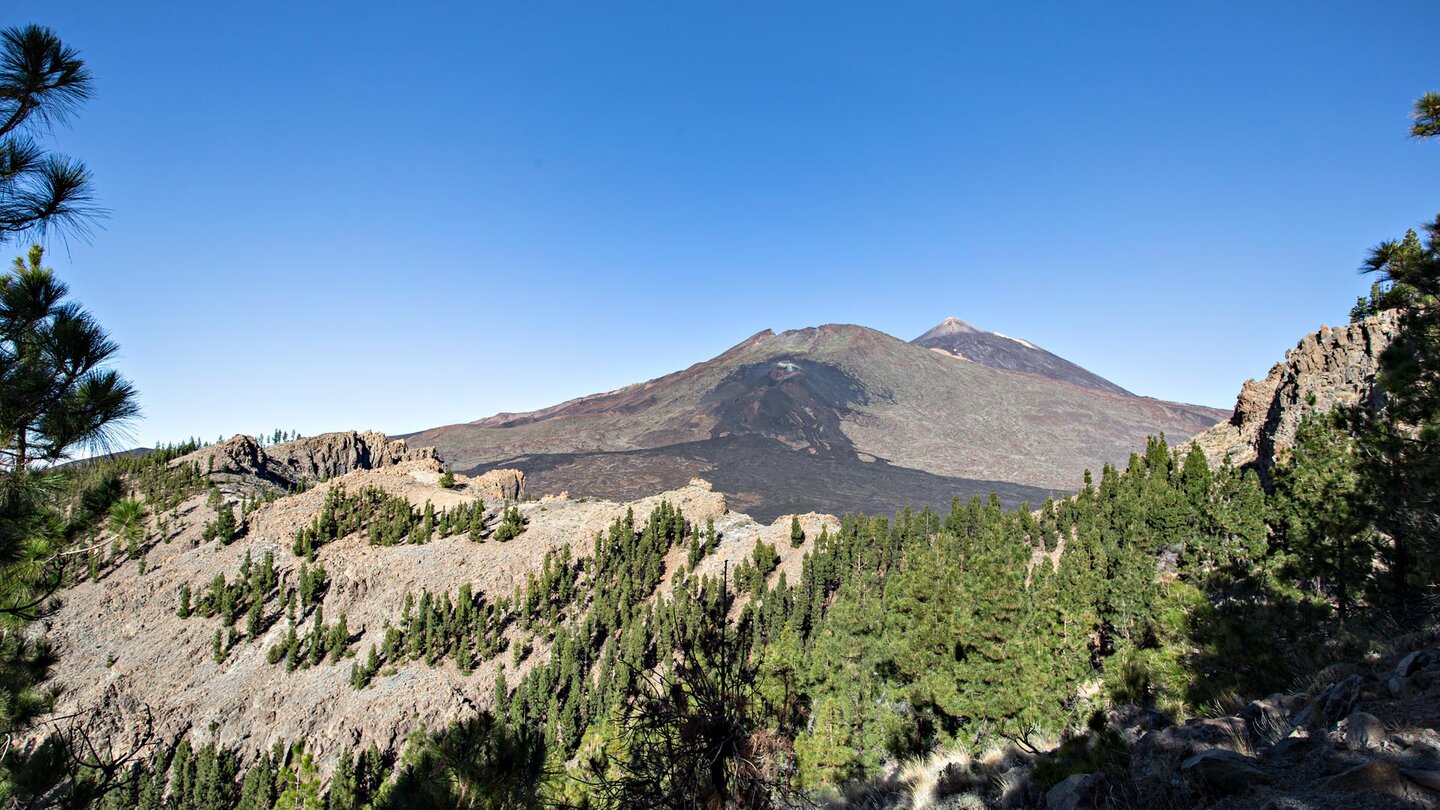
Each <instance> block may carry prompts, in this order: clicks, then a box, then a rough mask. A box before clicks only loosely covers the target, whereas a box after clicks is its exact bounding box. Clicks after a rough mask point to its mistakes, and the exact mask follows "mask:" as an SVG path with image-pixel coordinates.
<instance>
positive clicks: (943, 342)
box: [910, 318, 1135, 397]
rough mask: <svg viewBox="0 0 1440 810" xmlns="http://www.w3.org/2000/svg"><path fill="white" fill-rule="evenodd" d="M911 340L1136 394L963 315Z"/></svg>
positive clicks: (946, 351)
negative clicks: (968, 320) (971, 323)
mask: <svg viewBox="0 0 1440 810" xmlns="http://www.w3.org/2000/svg"><path fill="white" fill-rule="evenodd" d="M910 342H911V343H914V344H915V345H917V346H924V347H925V348H927V349H934V350H935V351H937V352H942V353H944V354H948V355H952V356H954V357H958V358H960V359H962V360H969V361H971V362H973V363H979V364H981V365H984V366H989V367H991V368H999V369H1005V370H1006V371H1022V372H1025V373H1027V374H1039V375H1041V376H1044V377H1049V378H1050V379H1052V380H1059V381H1060V382H1065V383H1070V384H1071V385H1080V386H1084V387H1086V388H1094V389H1095V390H1097V391H1105V392H1108V393H1111V394H1120V395H1121V396H1127V397H1132V396H1135V395H1134V394H1132V393H1130V392H1129V391H1126V390H1125V389H1124V388H1121V387H1120V386H1118V385H1116V384H1115V383H1112V382H1110V381H1109V380H1107V379H1105V378H1104V377H1101V376H1099V375H1097V374H1092V373H1091V372H1089V371H1086V370H1085V369H1083V368H1081V367H1079V366H1077V365H1075V364H1074V363H1072V362H1070V361H1069V360H1066V359H1065V358H1063V357H1057V356H1056V355H1053V354H1051V353H1050V352H1047V351H1045V350H1044V349H1042V348H1040V347H1039V346H1036V345H1035V344H1033V343H1031V342H1030V341H1028V340H1022V339H1020V338H1012V337H1010V336H1008V335H1002V334H1000V333H999V332H987V331H985V330H984V329H977V328H976V327H974V326H971V325H970V324H968V323H966V322H964V321H962V320H960V319H959V318H946V319H945V320H943V321H941V322H940V323H938V324H936V325H935V327H934V328H932V329H931V330H930V331H928V332H926V333H925V334H923V335H921V336H920V337H918V338H915V339H914V340H912V341H910Z"/></svg>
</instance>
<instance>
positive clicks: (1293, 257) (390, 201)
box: [0, 0, 1440, 444]
mask: <svg viewBox="0 0 1440 810" xmlns="http://www.w3.org/2000/svg"><path fill="white" fill-rule="evenodd" d="M28 22H36V23H41V24H45V25H49V26H51V27H53V28H55V29H56V31H57V32H58V33H59V34H60V35H61V36H62V37H63V38H64V39H65V40H66V41H67V42H68V43H70V44H73V45H74V46H76V47H78V48H79V49H80V50H81V51H82V52H83V54H84V56H85V57H86V59H87V60H88V62H89V64H90V66H91V68H92V69H93V71H94V73H95V76H96V82H97V95H96V98H95V99H94V101H93V102H91V103H90V104H89V105H87V106H86V108H85V109H84V110H83V111H82V112H81V114H80V116H79V117H78V118H77V119H76V120H75V121H74V123H73V124H72V126H71V127H70V128H68V129H64V130H60V131H58V132H56V133H55V134H54V137H53V139H52V140H53V145H54V146H55V147H56V148H58V149H59V150H61V151H63V152H66V153H68V154H71V155H73V156H75V157H79V158H81V159H83V160H85V161H86V162H87V163H88V164H89V165H90V167H91V169H92V170H93V171H94V173H95V176H96V183H97V188H98V194H99V198H100V201H101V203H102V204H103V205H104V206H105V207H107V208H108V209H110V212H111V215H110V217H109V219H108V220H107V221H106V222H105V223H104V227H103V229H101V230H98V231H97V232H96V233H95V235H94V236H93V238H91V239H90V240H89V241H86V242H76V241H73V240H72V241H71V242H70V243H69V244H68V246H67V245H65V244H60V243H56V244H52V246H51V254H52V255H51V262H50V263H51V264H52V265H53V266H54V267H55V268H56V269H57V271H59V272H60V273H61V274H62V275H63V277H64V278H65V279H67V280H68V281H69V282H70V283H71V285H72V286H73V288H74V290H75V292H76V294H77V296H78V298H79V299H80V300H81V301H82V302H83V303H84V304H85V305H87V306H88V307H90V308H91V310H92V311H94V312H95V314H96V315H97V316H98V317H99V318H100V319H101V321H102V322H103V323H104V324H105V325H106V326H107V327H108V328H109V329H110V330H111V332H112V334H113V336H114V337H115V338H116V339H117V340H118V341H119V342H120V344H121V345H122V347H123V352H124V353H123V357H122V358H121V360H120V367H121V369H122V370H123V371H124V372H125V373H126V374H128V375H129V376H130V377H131V378H132V379H133V380H134V381H135V383H136V384H137V385H138V387H139V388H140V390H141V392H142V394H143V405H144V408H145V414H146V418H145V419H144V421H142V422H140V423H138V424H137V425H136V427H135V430H134V438H135V440H136V441H137V442H139V443H147V444H148V443H152V442H154V441H157V440H167V439H177V438H181V437H185V436H190V435H199V436H204V437H207V438H213V437H215V436H217V435H219V434H222V433H223V434H225V435H227V436H228V435H230V434H232V433H236V432H255V431H260V430H267V431H268V430H270V429H273V428H286V429H291V428H294V429H299V430H301V431H303V432H305V433H307V434H313V433H318V432H322V431H325V430H338V429H346V428H373V429H378V430H384V431H387V432H392V433H399V432H406V431H413V430H417V429H421V428H425V427H430V426H434V425H438V424H444V423H449V422H458V421H468V420H471V419H476V418H479V417H482V416H486V415H489V414H491V413H494V412H496V411H500V410H511V411H518V410H527V409H531V408H535V407H540V406H544V405H548V404H552V403H554V402H557V401H560V400H563V399H566V398H569V397H572V396H576V395H581V394H586V393H592V392H595V391H600V390H607V389H611V388H615V387H618V386H621V385H624V384H627V383H630V382H634V381H639V380H643V379H647V378H650V377H655V376H658V375H660V374H663V373H666V372H669V371H673V370H676V369H679V368H683V367H684V366H686V365H689V364H690V363H693V362H696V361H699V360H702V359H705V358H708V357H711V356H713V355H715V354H717V353H718V352H720V351H722V350H724V349H725V348H727V347H729V346H731V345H733V344H735V343H737V342H739V341H740V340H742V339H743V338H745V337H747V336H748V335H750V334H753V333H754V332H757V331H759V330H761V329H765V328H773V329H775V330H777V331H779V330H782V329H789V328H797V327H802V326H808V325H816V324H820V323H826V322H849V323H859V324H864V325H867V326H872V327H875V328H877V329H881V330H884V331H886V332H889V333H891V334H894V335H896V336H898V337H901V338H905V339H910V338H913V337H915V336H916V335H918V334H920V333H921V332H923V331H925V330H926V329H927V328H928V327H930V326H931V325H933V324H934V323H935V322H938V321H940V320H941V319H943V318H945V317H946V316H952V315H953V316H956V317H960V318H963V319H965V320H967V321H970V322H971V323H974V324H976V325H978V326H981V327H984V328H988V329H992V330H995V331H999V332H1003V333H1005V334H1009V335H1013V336H1017V337H1024V338H1027V339H1029V340H1031V341H1033V342H1035V343H1038V344H1040V345H1041V346H1044V347H1046V348H1048V349H1050V350H1051V351H1054V352H1056V353H1057V354H1060V355H1061V356H1063V357H1066V358H1068V359H1070V360H1072V361H1075V362H1077V363H1079V364H1080V365H1082V366H1085V367H1087V368H1089V369H1091V370H1093V371H1095V372H1097V373H1099V374H1101V375H1102V376H1105V377H1108V378H1109V379H1111V380H1114V381H1115V382H1117V383H1119V384H1120V385H1122V386H1125V387H1126V388H1129V389H1131V390H1133V391H1136V392H1139V393H1143V394H1147V395H1152V396H1157V397H1163V398H1167V399H1178V400H1185V401H1190V402H1198V403H1204V404H1210V405H1217V406H1224V407H1229V406H1231V405H1232V404H1233V403H1234V397H1235V394H1236V393H1237V392H1238V390H1239V387H1240V384H1241V383H1242V382H1243V381H1244V380H1245V379H1246V378H1248V377H1254V376H1263V375H1264V374H1265V372H1266V371H1267V370H1268V368H1269V366H1270V365H1271V364H1272V363H1274V362H1275V361H1276V360H1278V359H1279V358H1280V357H1281V355H1282V353H1283V352H1284V350H1285V349H1287V348H1289V347H1290V346H1293V345H1294V344H1295V342H1296V341H1297V340H1298V339H1299V338H1300V337H1301V335H1302V334H1304V333H1305V332H1307V331H1310V330H1313V329H1315V328H1317V327H1318V326H1319V325H1320V324H1322V323H1331V324H1335V323H1341V322H1343V321H1344V320H1345V319H1346V313H1347V311H1348V309H1349V307H1350V305H1351V304H1352V303H1353V301H1354V299H1355V296H1356V295H1358V294H1360V293H1361V292H1362V291H1364V290H1365V289H1366V288H1367V287H1368V281H1367V280H1366V279H1364V278H1362V277H1360V276H1358V275H1357V274H1356V268H1357V266H1358V265H1359V263H1360V261H1361V260H1362V258H1363V256H1364V253H1365V251H1366V249H1367V248H1368V247H1369V246H1371V245H1372V244H1374V243H1375V242H1377V241H1379V240H1381V239H1385V238H1391V237H1394V236H1398V235H1400V234H1401V233H1403V231H1404V229H1405V228H1406V227H1409V226H1411V225H1413V224H1415V223H1417V222H1419V221H1420V220H1423V219H1426V218H1428V217H1430V216H1433V215H1434V214H1435V213H1436V211H1437V208H1440V200H1437V199H1436V197H1435V194H1434V189H1435V188H1437V186H1440V184H1437V179H1440V147H1437V146H1436V145H1434V144H1419V143H1416V142H1412V141H1410V140H1408V139H1407V138H1406V135H1405V132H1406V127H1407V113H1408V111H1409V108H1410V104H1411V102H1412V101H1413V100H1414V99H1415V97H1417V96H1418V95H1420V94H1421V93H1422V92H1424V91H1426V90H1431V89H1440V52H1437V51H1436V49H1435V47H1434V42H1433V37H1434V32H1435V31H1436V30H1437V27H1440V7H1437V6H1436V5H1435V3H1434V2H1433V0H1408V1H1402V0H1393V1H1392V0H1376V1H1375V2H1367V3H1358V2H1349V3H1338V2H1335V3H1332V2H1316V0H1307V1H1306V2H1254V0H1240V1H1239V2H1205V3H1187V4H1183V6H1182V4H1178V3H1168V2H1154V0H1146V1H1144V2H1128V1H1127V2H1105V3H1099V2H1085V3H1082V2H1074V0H1067V1H1066V2H1029V3H999V2H985V3H977V2H948V3H946V2H932V1H929V0H916V2H906V3H893V2H848V1H847V2H819V0H815V1H814V2H777V0H765V2H733V0H726V2H673V0H668V1H667V2H654V3H630V2H593V0H591V1H589V2H575V3H561V2H546V1H544V0H540V1H538V2H526V3H515V2H510V3H426V2H407V3H369V4H364V3H358V2H349V3H338V2H337V3H326V4H318V3H297V2H283V3H280V2H277V3H264V2H246V3H228V4H221V3H204V2H202V3H197V2H193V1H191V2H148V1H147V2H145V3H115V2H98V0H97V1H93V2H64V3H57V2H30V1H29V0H22V1H21V2H9V3H6V4H5V5H4V7H3V8H0V23H3V24H6V25H10V24H17V23H28ZM5 247H6V248H8V249H9V250H10V251H11V252H12V253H18V252H19V251H20V246H17V245H13V244H11V245H6V246H5Z"/></svg>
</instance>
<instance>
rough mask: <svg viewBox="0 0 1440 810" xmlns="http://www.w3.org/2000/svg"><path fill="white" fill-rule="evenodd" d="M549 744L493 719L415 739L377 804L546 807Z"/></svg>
mask: <svg viewBox="0 0 1440 810" xmlns="http://www.w3.org/2000/svg"><path fill="white" fill-rule="evenodd" d="M545 761H546V747H545V741H544V739H543V738H542V737H541V736H540V735H538V734H536V733H535V732H534V731H533V730H531V729H529V728H526V727H514V726H511V725H509V724H508V723H506V722H505V721H504V720H503V719H497V718H495V717H494V716H492V715H490V714H484V713H482V714H480V715H479V716H477V717H475V718H474V719H471V720H467V721H465V722H463V723H456V724H453V725H451V726H450V727H449V728H448V729H446V730H444V731H443V732H441V733H438V734H434V735H429V734H425V735H420V736H419V737H418V738H417V739H415V740H414V741H413V742H412V744H411V746H410V749H409V750H408V751H407V752H406V754H405V757H404V759H403V760H402V761H401V763H400V765H399V767H398V768H397V773H396V776H395V779H394V781H393V782H391V783H389V784H387V785H385V786H384V787H383V788H382V789H381V790H380V793H379V795H378V796H377V797H376V799H375V803H374V806H375V808H377V810H385V809H386V808H407V810H408V809H409V808H434V809H435V810H442V808H443V809H444V810H449V808H474V809H475V810H492V809H493V810H502V809H503V810H523V808H532V807H533V808H539V807H544V806H547V805H546V803H544V802H543V801H542V800H541V797H540V796H539V786H540V783H541V780H542V779H543V778H544V776H545Z"/></svg>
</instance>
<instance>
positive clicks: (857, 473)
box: [410, 325, 1229, 515]
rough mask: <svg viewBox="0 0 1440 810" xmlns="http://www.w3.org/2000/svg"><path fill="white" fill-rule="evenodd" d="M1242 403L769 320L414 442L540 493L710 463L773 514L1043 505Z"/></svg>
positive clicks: (671, 481) (635, 483)
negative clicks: (678, 363) (640, 379)
mask: <svg viewBox="0 0 1440 810" xmlns="http://www.w3.org/2000/svg"><path fill="white" fill-rule="evenodd" d="M997 339H1001V340H1005V338H998V337H997ZM1228 416H1229V413H1228V412H1225V411H1221V410H1218V409H1214V408H1205V407H1200V406H1195V405H1184V404H1180V403H1173V402H1164V401H1160V400H1154V399H1147V398H1142V397H1135V396H1130V395H1127V394H1119V393H1110V392H1106V391H1100V390H1095V389H1093V388H1086V387H1083V386H1079V385H1073V384H1070V383H1067V382H1063V381H1058V380H1055V379H1051V378H1048V377H1045V376H1043V375H1040V374H1033V373H1023V372H1017V371H1010V370H1005V369H997V368H991V367H989V366H986V365H982V364H980V363H975V362H968V361H965V360H960V359H957V358H956V357H954V356H951V355H944V354H941V353H939V352H935V351H931V350H929V349H927V348H924V347H922V346H919V345H914V344H909V343H906V342H904V341H901V340H898V339H896V338H894V337H891V336H889V335H886V334H884V333H881V332H877V331H875V330H873V329H866V328H864V327H859V326H849V325H828V326H822V327H818V328H811V329H800V330H795V331H791V332H785V333H782V334H779V335H776V334H774V333H772V332H769V331H765V332H761V333H759V334H757V335H755V336H753V337H751V338H750V339H748V340H746V341H744V342H743V343H741V344H739V345H738V346H735V347H734V348H732V349H730V350H728V351H726V352H724V353H723V354H721V355H720V356H718V357H716V358H714V359H713V360H710V361H707V362H704V363H698V364H696V365H693V366H691V367H690V368H687V369H685V370H684V371H680V372H676V373H674V374H670V375H667V376H665V377H661V378H659V379H656V380H651V381H650V382H646V383H642V384H637V385H631V386H627V387H625V388H621V389H619V390H616V391H611V392H608V393H604V394H596V395H593V396H588V397H582V398H580V399H576V400H571V401H569V402H565V403H561V404H560V405H556V406H553V407H550V408H546V409H543V410H540V411H534V412H532V413H527V414H497V415H496V416H492V417H490V418H487V419H482V420H480V421H478V422H474V423H470V424H463V425H449V426H445V427H440V428H434V429H431V430H427V431H422V432H421V433H418V434H414V435H413V436H412V437H410V442H411V444H412V445H415V446H419V445H433V446H434V447H435V448H436V450H437V451H438V452H439V453H440V455H441V457H442V458H443V459H445V460H446V462H448V463H449V464H450V465H451V466H453V467H455V468H456V469H461V470H466V469H469V470H478V469H486V468H489V467H492V466H497V465H501V464H505V465H508V466H514V467H517V468H519V469H521V470H524V471H525V472H526V474H527V475H528V476H530V479H529V480H530V488H531V490H532V491H534V492H544V491H558V490H569V491H570V492H571V493H572V494H576V495H588V494H595V495H601V494H604V495H607V496H612V497H620V496H621V493H634V492H641V491H647V490H648V491H653V490H654V489H656V488H663V487H666V486H674V485H676V484H677V483H681V482H683V481H684V480H687V479H688V477H689V476H690V475H693V474H697V473H702V472H703V473H704V474H706V475H707V476H709V477H711V478H712V479H714V480H715V481H716V485H717V488H718V489H719V490H720V491H721V492H724V493H725V494H726V495H727V496H729V497H731V498H732V499H734V500H736V502H737V504H738V503H744V504H745V508H747V509H751V510H754V511H755V513H756V514H757V515H770V514H778V513H780V512H782V511H794V510H797V509H798V510H800V511H809V510H811V509H835V510H850V509H860V508H865V509H873V510H877V511H885V510H889V509H893V508H895V507H896V506H898V505H901V504H917V503H927V502H934V501H939V502H942V503H944V502H948V501H949V498H950V495H952V494H956V493H961V494H963V493H968V492H976V491H979V492H984V493H988V492H989V491H990V489H991V488H992V487H995V486H996V485H995V484H994V483H993V482H1014V483H1015V484H1019V485H1021V486H1019V487H1014V488H1012V489H1011V490H1009V491H1008V492H1005V491H1002V495H1005V496H1006V498H1007V500H1008V501H1010V502H1011V503H1014V502H1016V501H1018V500H1020V499H1021V498H1026V497H1029V498H1032V500H1033V499H1035V498H1036V497H1037V496H1040V493H1041V492H1048V491H1053V490H1069V489H1073V488H1075V487H1077V486H1078V485H1079V482H1080V477H1081V473H1082V472H1083V471H1084V470H1085V469H1086V468H1092V469H1098V468H1099V467H1100V466H1101V465H1102V464H1104V463H1106V462H1111V463H1117V464H1118V463H1123V462H1124V461H1125V460H1126V458H1128V456H1129V454H1130V453H1131V452H1132V451H1134V450H1136V449H1138V448H1139V447H1141V446H1142V445H1143V443H1144V440H1145V437H1146V436H1148V435H1152V434H1157V433H1162V432H1163V433H1165V434H1167V435H1168V436H1169V437H1171V438H1172V439H1178V438H1184V437H1189V436H1192V435H1194V434H1196V433H1198V432H1200V431H1202V430H1205V429H1206V428H1209V427H1211V426H1212V425H1214V424H1215V423H1216V422H1219V421H1221V420H1223V419H1225V418H1227V417H1228ZM732 437H745V441H742V442H735V441H726V440H727V439H731V438H732ZM757 439H763V440H767V441H768V442H769V445H766V444H764V443H763V442H757V441H756V440H757ZM787 448H788V449H789V451H790V452H791V453H793V455H790V456H787V455H785V454H784V453H783V452H782V451H784V450H786V449H787ZM875 459H881V460H883V461H884V462H885V463H883V464H876V463H873V462H874V460H875ZM902 470H903V472H902ZM1025 487H1030V488H1032V489H1025ZM849 499H853V500H849Z"/></svg>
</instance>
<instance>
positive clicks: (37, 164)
mask: <svg viewBox="0 0 1440 810" xmlns="http://www.w3.org/2000/svg"><path fill="white" fill-rule="evenodd" d="M0 60H3V63H4V65H5V69H4V70H3V71H0V122H3V123H0V156H3V160H4V164H5V171H4V172H3V173H0V199H3V200H4V201H5V202H4V204H3V205H0V242H4V241H7V240H10V239H14V238H16V237H18V236H21V235H24V234H30V233H36V234H39V235H44V234H47V233H49V232H51V231H52V230H61V231H67V230H68V231H73V232H77V233H79V234H82V235H83V234H85V233H86V232H87V229H88V226H89V222H90V221H91V220H92V219H93V218H94V217H95V216H96V214H97V212H96V210H95V209H94V208H93V198H92V196H91V194H92V192H91V178H90V171H89V170H88V169H86V168H85V164H83V163H81V162H80V161H78V160H72V159H70V158H67V157H64V156H62V155H58V154H54V153H47V152H46V151H45V149H44V148H43V147H41V145H40V144H39V143H38V142H37V141H36V140H35V139H34V138H33V137H31V136H32V135H41V136H44V135H45V134H48V133H49V132H50V130H51V127H52V125H54V124H57V123H64V122H66V121H68V120H69V117H70V114H71V113H72V112H74V111H75V109H76V108H78V107H79V106H80V105H81V104H82V103H84V102H85V101H86V100H87V99H89V98H90V91H91V89H92V87H93V84H92V81H93V79H92V76H91V74H90V69H89V68H87V67H86V66H85V61H84V60H83V59H81V58H80V53H79V52H78V51H77V50H75V49H74V48H72V47H70V46H69V45H66V44H65V43H64V42H62V41H61V40H60V38H59V37H58V36H57V35H56V34H55V32H54V31H52V30H50V29H49V28H44V27H42V26H38V25H26V26H23V27H21V26H16V27H13V28H7V29H5V30H4V31H3V32H0Z"/></svg>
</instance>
